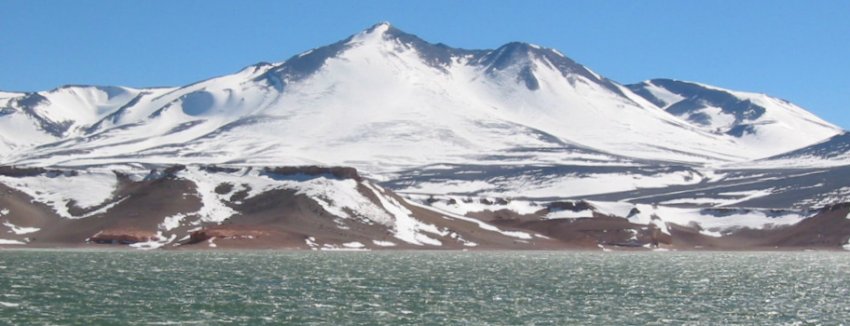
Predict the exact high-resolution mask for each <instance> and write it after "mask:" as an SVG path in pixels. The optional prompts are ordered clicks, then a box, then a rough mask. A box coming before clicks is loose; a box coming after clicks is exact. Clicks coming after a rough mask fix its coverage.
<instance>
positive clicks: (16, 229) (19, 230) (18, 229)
mask: <svg viewBox="0 0 850 326" xmlns="http://www.w3.org/2000/svg"><path fill="white" fill-rule="evenodd" d="M3 225H4V226H6V227H7V228H9V232H11V233H14V234H18V235H20V234H29V233H33V232H38V231H39V230H41V229H40V228H32V227H22V226H17V225H14V224H12V223H11V222H9V221H6V222H3Z"/></svg>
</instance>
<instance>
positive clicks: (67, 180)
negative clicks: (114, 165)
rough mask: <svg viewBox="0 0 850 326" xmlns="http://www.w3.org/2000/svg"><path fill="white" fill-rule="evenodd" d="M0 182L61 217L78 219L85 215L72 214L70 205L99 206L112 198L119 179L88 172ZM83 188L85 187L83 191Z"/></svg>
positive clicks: (6, 178) (104, 172)
mask: <svg viewBox="0 0 850 326" xmlns="http://www.w3.org/2000/svg"><path fill="white" fill-rule="evenodd" d="M0 183H3V184H5V185H7V186H10V187H12V188H15V189H16V190H18V191H21V192H23V193H25V194H27V195H28V196H30V197H31V198H33V200H35V201H37V202H40V203H44V204H46V205H48V206H50V207H51V208H52V209H53V210H54V211H55V212H56V213H57V214H58V215H59V216H62V217H64V218H69V219H77V218H83V217H86V216H74V215H71V213H70V212H69V209H68V204H69V203H71V202H73V203H74V204H75V205H76V206H77V207H80V208H90V207H94V206H97V205H100V204H102V203H104V202H106V201H107V200H109V199H110V198H112V193H113V191H114V190H115V188H116V186H117V185H118V180H117V178H116V177H115V174H113V173H112V171H108V170H102V169H89V170H86V171H80V172H78V174H77V175H70V174H66V173H48V174H44V175H38V176H27V177H9V176H0ZM81 185H85V186H84V187H85V188H83V189H84V190H82V189H81ZM81 190H82V191H81Z"/></svg>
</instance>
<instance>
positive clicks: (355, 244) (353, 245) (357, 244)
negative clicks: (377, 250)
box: [342, 241, 366, 248]
mask: <svg viewBox="0 0 850 326" xmlns="http://www.w3.org/2000/svg"><path fill="white" fill-rule="evenodd" d="M342 246H343V247H346V248H366V245H364V244H362V243H360V242H357V241H352V242H346V243H343V244H342Z"/></svg>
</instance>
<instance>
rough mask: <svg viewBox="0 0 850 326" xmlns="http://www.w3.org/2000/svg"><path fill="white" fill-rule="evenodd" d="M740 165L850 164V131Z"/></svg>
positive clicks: (809, 165)
mask: <svg viewBox="0 0 850 326" xmlns="http://www.w3.org/2000/svg"><path fill="white" fill-rule="evenodd" d="M739 165H741V166H754V167H782V168H802V167H830V166H843V165H850V132H845V133H842V134H840V135H837V136H835V137H832V138H829V139H827V140H825V141H823V142H820V143H817V144H814V145H811V146H807V147H804V148H801V149H798V150H794V151H791V152H788V153H784V154H781V155H777V156H774V157H770V158H768V159H764V160H759V161H755V162H748V163H743V164H739Z"/></svg>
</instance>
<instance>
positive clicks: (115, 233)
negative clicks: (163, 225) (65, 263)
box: [88, 228, 161, 245]
mask: <svg viewBox="0 0 850 326" xmlns="http://www.w3.org/2000/svg"><path fill="white" fill-rule="evenodd" d="M159 240H161V239H160V237H159V236H157V234H156V233H155V232H153V231H146V230H140V229H134V228H115V229H106V230H101V231H100V232H98V233H96V234H95V235H93V236H91V238H89V239H88V241H89V242H92V243H97V244H125V245H126V244H134V243H139V242H148V241H159Z"/></svg>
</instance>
